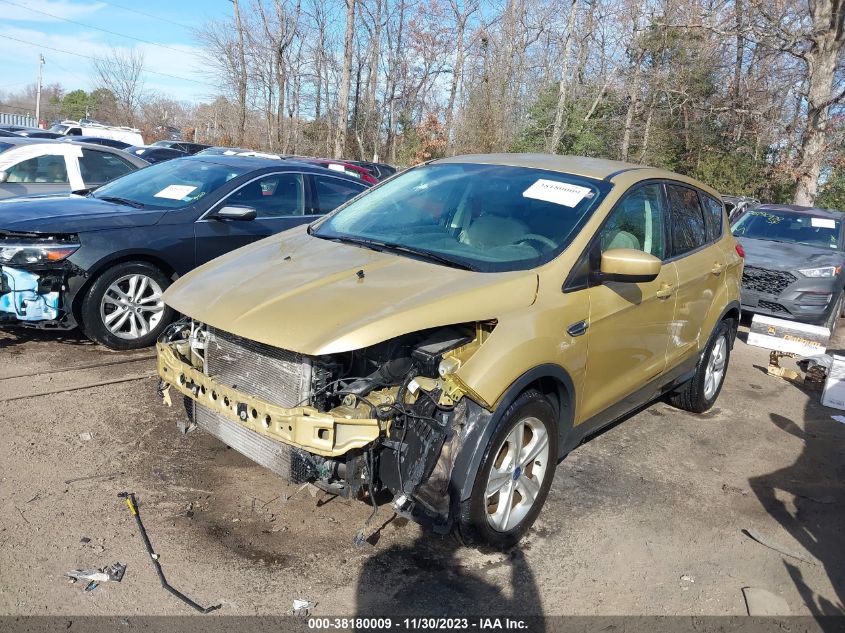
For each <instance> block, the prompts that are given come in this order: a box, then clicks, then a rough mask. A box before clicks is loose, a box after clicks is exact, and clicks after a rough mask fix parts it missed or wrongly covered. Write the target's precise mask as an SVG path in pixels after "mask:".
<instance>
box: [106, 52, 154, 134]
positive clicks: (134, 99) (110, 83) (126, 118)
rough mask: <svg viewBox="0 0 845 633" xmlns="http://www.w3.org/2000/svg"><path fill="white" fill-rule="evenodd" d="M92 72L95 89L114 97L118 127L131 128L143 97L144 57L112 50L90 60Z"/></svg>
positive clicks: (135, 53)
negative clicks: (105, 91)
mask: <svg viewBox="0 0 845 633" xmlns="http://www.w3.org/2000/svg"><path fill="white" fill-rule="evenodd" d="M94 72H95V75H96V81H97V87H98V88H105V89H106V90H108V91H110V92H111V93H112V94H113V95H114V96H115V99H116V101H117V106H118V115H119V116H120V118H121V120H120V121H119V123H123V124H125V125H135V120H136V117H137V115H138V108H139V107H140V105H141V101H142V99H143V96H144V79H143V77H142V74H143V72H144V53H143V52H142V51H140V50H138V49H132V50H121V49H118V48H112V49H111V50H110V51H109V53H108V54H107V55H106V56H104V57H100V58H96V59H95V60H94Z"/></svg>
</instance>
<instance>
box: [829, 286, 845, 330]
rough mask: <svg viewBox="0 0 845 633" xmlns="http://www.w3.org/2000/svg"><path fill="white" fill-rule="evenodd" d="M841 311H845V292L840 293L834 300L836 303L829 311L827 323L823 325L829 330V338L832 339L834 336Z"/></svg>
mask: <svg viewBox="0 0 845 633" xmlns="http://www.w3.org/2000/svg"><path fill="white" fill-rule="evenodd" d="M843 310H845V292H843V293H840V295H839V297H838V298H837V299H836V303H835V304H834V306H833V309H832V310H831V311H830V317H828V320H827V323H825V326H826V327H828V328H830V338H833V336H834V335H835V334H836V329H837V327H838V326H839V318H840V317H841V316H842V312H843Z"/></svg>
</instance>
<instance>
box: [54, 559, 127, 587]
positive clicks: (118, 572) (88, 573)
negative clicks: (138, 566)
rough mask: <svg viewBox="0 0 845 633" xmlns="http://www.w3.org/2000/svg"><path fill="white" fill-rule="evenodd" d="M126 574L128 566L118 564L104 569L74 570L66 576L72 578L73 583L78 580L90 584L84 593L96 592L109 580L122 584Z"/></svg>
mask: <svg viewBox="0 0 845 633" xmlns="http://www.w3.org/2000/svg"><path fill="white" fill-rule="evenodd" d="M125 573H126V565H124V564H123V563H120V562H117V563H112V564H111V565H109V566H108V567H103V568H102V569H72V570H70V571H69V572H68V573H67V574H66V575H67V576H68V577H70V579H71V580H70V582H71V583H75V582H76V581H77V580H87V581H88V583H87V584H86V585H85V588H84V589H83V591H94V589H96V588H97V587H99V586H100V583H101V582H108V581H109V580H113V581H115V582H120V581H121V580H123V574H125Z"/></svg>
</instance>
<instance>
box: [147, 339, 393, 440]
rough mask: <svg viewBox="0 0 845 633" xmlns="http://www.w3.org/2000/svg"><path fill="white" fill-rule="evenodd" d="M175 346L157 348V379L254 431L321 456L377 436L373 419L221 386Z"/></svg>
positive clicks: (171, 344) (376, 426)
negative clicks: (278, 401) (270, 399)
mask: <svg viewBox="0 0 845 633" xmlns="http://www.w3.org/2000/svg"><path fill="white" fill-rule="evenodd" d="M173 347H174V344H173V343H169V344H168V343H161V342H159V343H157V344H156V349H157V351H158V375H159V377H160V378H161V379H162V380H163V381H164V382H165V383H167V385H168V386H170V387H173V388H174V389H176V390H177V391H179V392H180V393H182V394H183V395H185V396H187V397H189V398H191V399H192V400H194V401H196V402H197V403H198V404H200V405H202V406H205V407H208V408H210V409H212V410H214V411H217V412H219V413H221V414H223V415H224V416H226V417H227V418H229V419H231V420H233V421H235V422H237V423H239V424H241V425H242V426H245V427H246V428H248V429H250V430H252V431H255V432H256V433H259V434H261V435H264V436H266V437H270V438H272V439H274V440H277V441H280V442H283V443H285V444H289V445H291V446H295V447H296V448H301V449H304V450H306V451H308V452H311V453H315V454H317V455H321V456H323V457H339V456H342V455H344V454H346V453H347V452H349V451H350V450H353V449H356V448H363V447H364V446H367V445H368V444H370V443H372V442H373V441H375V440H376V439H377V438H378V437H379V435H380V434H381V430H382V429H381V425H380V422H379V420H377V419H375V418H352V417H348V418H347V417H339V416H334V415H332V414H330V413H323V412H320V411H318V410H317V409H315V408H314V407H310V406H301V407H293V408H285V407H280V406H278V405H275V404H272V403H269V402H266V401H264V400H262V399H260V398H255V397H253V396H249V395H247V394H245V393H242V392H240V391H238V390H236V389H233V388H231V387H228V386H226V385H222V384H219V383H218V382H217V381H215V380H214V379H213V378H210V377H209V376H207V375H206V374H204V373H202V372H201V371H199V370H197V369H195V368H194V367H192V366H191V365H189V364H187V363H185V362H183V361H182V360H180V359H179V357H178V355H177V352H176V351H174V349H173ZM165 388H166V387H165Z"/></svg>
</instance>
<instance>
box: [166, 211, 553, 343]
mask: <svg viewBox="0 0 845 633" xmlns="http://www.w3.org/2000/svg"><path fill="white" fill-rule="evenodd" d="M359 271H363V276H362V275H361V273H359ZM537 283H538V278H537V274H536V273H535V272H533V271H514V272H507V273H495V274H493V273H476V272H471V271H466V270H457V269H454V268H449V267H446V266H441V265H438V264H432V263H428V262H423V261H419V260H416V259H411V258H408V257H404V256H400V255H394V254H391V253H387V252H376V251H372V250H368V249H365V248H360V247H357V246H351V245H347V244H340V243H337V242H331V241H328V240H324V239H320V238H317V237H311V236H309V235H308V234H307V233H306V231H305V227H298V228H296V229H293V230H291V231H288V232H286V233H282V234H279V235H274V236H272V237H269V238H267V239H265V240H262V241H260V242H257V243H255V244H253V245H251V246H246V247H244V248H241V249H239V250H237V251H233V252H232V253H229V254H227V255H224V256H223V257H220V258H218V259H216V260H214V261H212V262H209V263H208V264H205V265H204V266H201V267H200V268H197V269H196V270H194V271H192V272H190V273H188V274H187V275H185V276H184V277H182V278H181V279H179V280H178V281H177V282H176V283H175V284H173V285H172V286H171V287H170V288H169V289H168V290H167V292H166V293H165V295H164V299H165V301H166V302H167V303H168V304H169V305H170V306H171V307H173V308H174V309H176V310H177V311H179V312H181V313H182V314H185V315H187V316H190V317H192V318H194V319H197V320H198V321H201V322H203V323H206V324H208V325H210V326H213V327H215V328H219V329H221V330H225V331H227V332H230V333H232V334H236V335H238V336H242V337H244V338H248V339H251V340H254V341H259V342H261V343H266V344H268V345H272V346H274V347H280V348H283V349H288V350H292V351H296V352H299V353H302V354H308V355H319V354H331V353H337V352H344V351H349V350H353V349H360V348H363V347H367V346H369V345H373V344H375V343H378V342H381V341H385V340H387V339H390V338H393V337H395V336H399V335H401V334H406V333H409V332H414V331H418V330H423V329H427V328H431V327H437V326H442V325H449V324H454V323H466V322H473V321H481V320H486V319H493V318H497V317H499V316H501V315H502V314H504V313H506V312H508V311H512V310H515V309H518V308H522V307H527V306H529V305H531V304H532V303H533V302H534V299H535V297H536V294H537Z"/></svg>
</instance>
